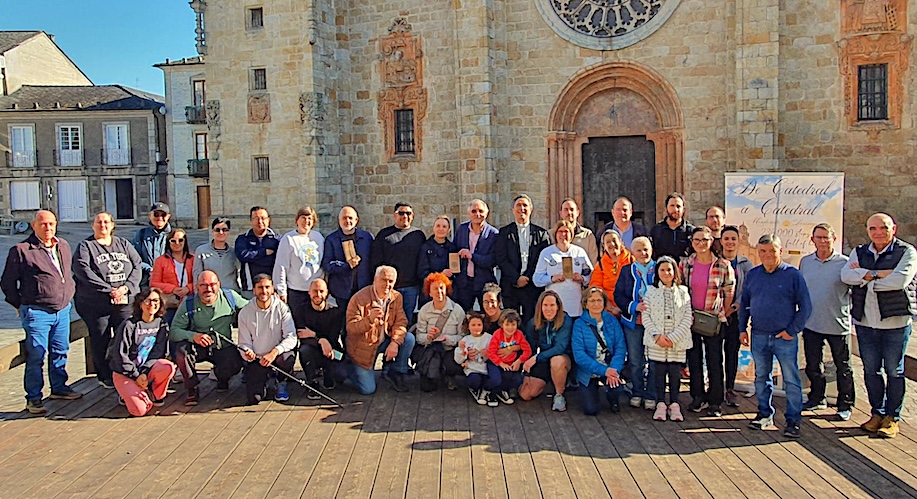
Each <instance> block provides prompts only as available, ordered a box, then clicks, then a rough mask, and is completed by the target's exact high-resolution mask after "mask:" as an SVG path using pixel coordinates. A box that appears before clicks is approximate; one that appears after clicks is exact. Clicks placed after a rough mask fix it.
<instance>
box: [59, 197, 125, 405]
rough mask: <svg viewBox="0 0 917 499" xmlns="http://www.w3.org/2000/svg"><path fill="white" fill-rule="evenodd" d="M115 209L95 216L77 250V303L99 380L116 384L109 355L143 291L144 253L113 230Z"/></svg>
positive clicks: (109, 385)
mask: <svg viewBox="0 0 917 499" xmlns="http://www.w3.org/2000/svg"><path fill="white" fill-rule="evenodd" d="M114 230H115V221H114V219H113V218H112V216H111V213H108V212H104V211H103V212H101V213H99V214H97V215H96V216H95V218H93V220H92V235H91V236H89V237H88V238H86V239H84V240H83V241H81V242H80V244H79V246H77V249H76V251H75V252H74V254H73V278H74V280H75V281H76V295H75V299H74V304H75V305H76V311H77V313H79V314H80V317H82V318H83V321H85V322H86V328H87V329H88V330H89V343H90V345H91V347H92V363H93V366H95V369H96V376H97V377H98V380H99V384H100V385H102V386H103V387H105V388H108V389H111V388H114V387H115V386H114V384H112V380H111V369H110V368H109V367H108V362H107V361H106V359H105V353H106V352H107V351H108V344H109V343H110V342H111V337H112V329H113V328H114V327H115V326H117V325H118V324H121V323H122V322H124V320H125V319H127V318H128V317H130V315H131V306H130V303H131V300H132V299H133V297H135V296H137V294H138V293H139V292H140V278H141V275H142V270H141V267H140V254H139V253H137V250H136V249H134V246H133V245H132V244H131V242H130V241H128V240H127V239H124V238H123V237H118V236H116V235H114V234H113V232H114Z"/></svg>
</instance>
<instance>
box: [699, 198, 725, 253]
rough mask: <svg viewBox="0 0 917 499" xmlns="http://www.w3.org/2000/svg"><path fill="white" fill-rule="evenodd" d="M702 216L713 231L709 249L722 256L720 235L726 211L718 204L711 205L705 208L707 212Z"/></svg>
mask: <svg viewBox="0 0 917 499" xmlns="http://www.w3.org/2000/svg"><path fill="white" fill-rule="evenodd" d="M704 217H705V219H706V223H707V228H708V229H710V231H711V232H713V245H712V246H711V247H710V251H712V252H713V254H714V255H716V256H723V243H721V242H720V237H722V234H723V227H725V226H726V212H725V211H723V209H722V208H720V207H719V206H711V207H709V208H707V213H705V214H704Z"/></svg>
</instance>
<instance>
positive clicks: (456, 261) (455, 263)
mask: <svg viewBox="0 0 917 499" xmlns="http://www.w3.org/2000/svg"><path fill="white" fill-rule="evenodd" d="M449 270H451V271H452V273H453V274H458V273H459V272H461V271H462V260H461V258H459V254H458V253H449Z"/></svg>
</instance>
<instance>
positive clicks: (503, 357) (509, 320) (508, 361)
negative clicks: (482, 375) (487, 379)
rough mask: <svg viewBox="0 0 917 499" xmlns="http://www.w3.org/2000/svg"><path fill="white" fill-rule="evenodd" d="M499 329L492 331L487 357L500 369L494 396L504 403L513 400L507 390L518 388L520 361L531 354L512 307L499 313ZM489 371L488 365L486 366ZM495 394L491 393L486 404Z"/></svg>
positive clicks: (527, 358)
mask: <svg viewBox="0 0 917 499" xmlns="http://www.w3.org/2000/svg"><path fill="white" fill-rule="evenodd" d="M499 322H500V329H497V332H495V333H494V336H493V338H491V340H490V345H489V346H488V347H487V357H488V358H489V359H490V362H491V363H493V365H494V366H496V367H497V368H499V369H500V378H501V382H500V386H499V389H498V390H497V392H496V398H497V399H498V400H499V401H500V402H503V403H504V404H512V403H513V402H515V400H513V398H512V397H511V396H510V394H509V391H510V390H514V389H516V388H519V385H521V384H522V363H523V362H525V361H527V360H529V357H531V356H532V347H531V346H530V345H529V342H528V341H526V339H525V335H523V334H522V331H521V330H520V329H519V323H520V322H522V318H521V317H519V313H518V312H516V311H515V310H512V309H507V310H504V311H503V312H502V313H501V314H500V320H499ZM488 372H490V367H488ZM494 396H495V394H494V393H491V394H490V395H489V397H491V398H490V399H489V400H488V405H491V404H490V402H491V400H493V397H494Z"/></svg>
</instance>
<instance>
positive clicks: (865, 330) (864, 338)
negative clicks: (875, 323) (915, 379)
mask: <svg viewBox="0 0 917 499" xmlns="http://www.w3.org/2000/svg"><path fill="white" fill-rule="evenodd" d="M856 331H857V342H858V343H859V345H860V358H861V359H863V373H864V377H865V378H866V395H867V396H868V397H869V405H870V406H872V413H873V414H874V415H878V416H883V415H884V416H888V417H890V418H892V419H894V420H895V421H898V420H899V419H901V407H902V406H903V405H904V352H906V351H907V341H908V339H909V338H910V336H911V326H909V325H908V326H905V327H902V328H898V329H873V328H871V327H865V326H857V327H856ZM883 369H884V370H885V378H883V377H882V370H883ZM886 379H887V380H886Z"/></svg>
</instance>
